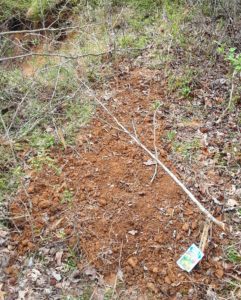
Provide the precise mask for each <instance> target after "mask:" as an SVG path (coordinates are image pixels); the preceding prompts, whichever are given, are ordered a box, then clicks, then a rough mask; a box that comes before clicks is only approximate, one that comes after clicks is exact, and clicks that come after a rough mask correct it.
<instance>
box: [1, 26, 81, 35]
mask: <svg viewBox="0 0 241 300" xmlns="http://www.w3.org/2000/svg"><path fill="white" fill-rule="evenodd" d="M77 28H80V27H79V26H72V27H64V28H49V27H47V28H39V29H26V30H14V31H5V32H0V36H3V35H12V34H18V33H21V34H24V33H35V32H42V31H67V30H74V29H77Z"/></svg>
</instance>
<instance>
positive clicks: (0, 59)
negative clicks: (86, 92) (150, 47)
mask: <svg viewBox="0 0 241 300" xmlns="http://www.w3.org/2000/svg"><path fill="white" fill-rule="evenodd" d="M146 49H147V48H127V49H110V50H107V51H103V52H100V53H86V54H77V55H66V54H64V53H49V52H42V53H41V52H29V53H25V54H20V55H16V56H8V57H2V58H0V62H1V61H8V60H14V59H20V58H25V57H30V56H46V57H48V56H51V57H62V58H66V59H79V58H83V57H88V56H103V55H106V54H111V53H113V52H128V51H143V50H146Z"/></svg>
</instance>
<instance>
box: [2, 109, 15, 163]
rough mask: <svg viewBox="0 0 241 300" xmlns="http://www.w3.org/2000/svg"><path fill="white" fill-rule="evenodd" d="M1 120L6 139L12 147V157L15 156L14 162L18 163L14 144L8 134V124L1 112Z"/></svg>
mask: <svg viewBox="0 0 241 300" xmlns="http://www.w3.org/2000/svg"><path fill="white" fill-rule="evenodd" d="M0 120H1V123H2V125H3V129H4V131H5V136H6V138H7V139H8V144H9V146H10V149H11V152H12V155H13V159H14V162H15V163H17V158H16V155H15V151H14V148H13V143H12V140H11V139H10V137H9V134H8V129H7V127H6V124H5V122H4V119H3V117H2V113H1V112H0Z"/></svg>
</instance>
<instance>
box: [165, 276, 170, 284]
mask: <svg viewBox="0 0 241 300" xmlns="http://www.w3.org/2000/svg"><path fill="white" fill-rule="evenodd" d="M164 281H165V283H167V284H171V283H172V282H171V280H170V278H169V277H168V276H166V277H165V278H164Z"/></svg>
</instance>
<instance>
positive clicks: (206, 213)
mask: <svg viewBox="0 0 241 300" xmlns="http://www.w3.org/2000/svg"><path fill="white" fill-rule="evenodd" d="M79 81H80V82H81V83H82V84H83V85H84V86H85V87H86V88H87V89H88V90H89V91H90V92H91V94H92V95H93V97H94V99H95V101H96V102H97V103H98V104H99V105H100V106H101V107H102V108H103V109H104V110H105V111H106V112H107V114H108V115H110V116H111V118H112V119H113V120H114V121H115V122H116V124H117V125H118V126H119V127H120V128H121V129H122V130H123V132H125V133H126V134H127V135H128V136H129V137H130V138H131V139H132V140H133V141H134V142H135V143H136V144H137V145H138V146H140V147H141V148H142V149H143V150H144V151H145V152H146V153H147V154H149V156H150V157H151V158H152V159H154V160H155V161H156V162H157V164H158V165H159V166H161V168H162V169H163V170H164V171H165V172H166V173H167V174H168V175H169V176H170V177H171V178H172V179H173V180H174V181H175V182H176V184H177V185H179V186H180V187H181V189H182V190H183V191H184V192H185V193H186V194H187V195H188V197H189V198H190V200H191V201H192V202H193V203H195V204H196V206H197V207H198V208H199V210H200V211H201V212H202V213H203V214H204V215H205V216H206V217H208V218H209V219H210V220H211V221H212V222H213V223H215V224H216V225H218V226H219V227H221V228H222V229H223V230H225V223H223V222H221V221H219V220H217V219H216V218H215V217H214V216H213V215H212V214H211V213H210V212H209V211H208V210H207V209H206V208H205V207H204V206H203V205H202V204H201V203H200V202H199V201H198V200H197V198H196V197H195V196H194V195H193V194H192V193H191V192H190V191H189V190H188V189H187V188H186V186H185V185H184V184H183V183H182V182H181V181H180V180H179V179H178V178H177V177H176V175H174V174H173V173H172V172H171V171H170V170H169V169H168V168H167V167H166V166H165V165H164V164H163V163H162V162H161V161H160V160H159V159H158V158H157V157H156V155H155V154H153V153H152V152H151V151H150V150H149V149H148V148H147V147H146V146H145V145H144V144H142V142H141V141H140V140H139V139H138V138H137V137H136V136H135V135H133V134H132V133H131V132H130V131H129V130H128V129H127V128H126V127H125V126H124V125H122V123H120V122H119V120H118V119H117V118H116V117H115V116H114V115H113V114H112V112H111V111H110V110H109V109H108V108H107V107H106V105H105V104H104V103H102V101H101V100H99V99H98V98H97V97H96V96H95V93H94V92H93V90H91V89H90V87H89V86H88V85H87V84H86V83H85V82H83V81H82V80H80V79H79Z"/></svg>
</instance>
